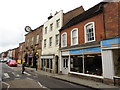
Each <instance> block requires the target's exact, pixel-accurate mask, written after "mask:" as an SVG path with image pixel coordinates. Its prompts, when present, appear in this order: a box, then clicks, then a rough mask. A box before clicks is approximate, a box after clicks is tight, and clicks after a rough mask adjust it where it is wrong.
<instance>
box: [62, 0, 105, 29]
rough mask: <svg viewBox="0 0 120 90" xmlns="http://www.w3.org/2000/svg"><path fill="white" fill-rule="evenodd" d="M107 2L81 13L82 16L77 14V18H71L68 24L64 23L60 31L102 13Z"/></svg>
mask: <svg viewBox="0 0 120 90" xmlns="http://www.w3.org/2000/svg"><path fill="white" fill-rule="evenodd" d="M106 3H107V2H100V3H99V4H97V5H95V6H93V7H92V8H90V9H88V10H87V11H85V12H83V13H82V14H79V15H78V16H76V17H74V18H72V19H71V20H70V21H69V22H68V23H66V24H65V25H64V26H63V27H62V28H61V29H60V31H62V30H64V29H66V28H69V27H71V26H73V25H76V24H78V23H80V22H82V21H84V20H86V19H89V18H91V17H93V16H95V15H97V14H99V13H101V12H102V11H103V7H102V6H103V5H104V4H106Z"/></svg>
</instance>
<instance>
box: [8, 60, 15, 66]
mask: <svg viewBox="0 0 120 90" xmlns="http://www.w3.org/2000/svg"><path fill="white" fill-rule="evenodd" d="M8 65H9V66H15V67H17V62H16V60H10V61H9V62H8Z"/></svg>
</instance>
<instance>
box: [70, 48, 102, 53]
mask: <svg viewBox="0 0 120 90" xmlns="http://www.w3.org/2000/svg"><path fill="white" fill-rule="evenodd" d="M100 51H101V48H100V47H94V48H86V49H78V50H70V54H76V53H88V52H100Z"/></svg>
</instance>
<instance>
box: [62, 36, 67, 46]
mask: <svg viewBox="0 0 120 90" xmlns="http://www.w3.org/2000/svg"><path fill="white" fill-rule="evenodd" d="M66 39H67V37H66V34H63V35H62V46H63V47H64V46H66V43H67V41H66Z"/></svg>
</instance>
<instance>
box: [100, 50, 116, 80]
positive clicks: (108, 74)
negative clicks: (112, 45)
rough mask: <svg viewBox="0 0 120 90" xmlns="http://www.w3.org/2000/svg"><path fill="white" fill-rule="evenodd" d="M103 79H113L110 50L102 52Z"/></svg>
mask: <svg viewBox="0 0 120 90" xmlns="http://www.w3.org/2000/svg"><path fill="white" fill-rule="evenodd" d="M102 66H103V77H104V78H109V79H113V76H114V63H113V54H112V50H106V51H102Z"/></svg>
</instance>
